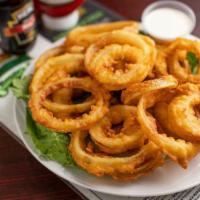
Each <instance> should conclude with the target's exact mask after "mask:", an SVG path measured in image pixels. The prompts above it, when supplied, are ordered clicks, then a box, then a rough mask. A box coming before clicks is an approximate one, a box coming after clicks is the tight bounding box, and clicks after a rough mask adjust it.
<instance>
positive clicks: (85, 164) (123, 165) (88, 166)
mask: <svg viewBox="0 0 200 200" xmlns="http://www.w3.org/2000/svg"><path fill="white" fill-rule="evenodd" d="M88 135H89V133H88V132H87V131H76V132H73V134H72V137H71V141H70V146H69V150H70V152H71V155H72V157H73V159H74V160H75V162H76V163H77V164H78V165H79V166H81V167H82V168H83V169H85V170H87V171H88V172H89V173H92V174H95V175H96V176H103V175H111V176H113V178H121V177H120V175H121V174H122V176H123V174H133V175H134V178H138V177H139V176H140V175H143V174H145V175H146V173H147V172H148V171H149V170H147V171H142V167H143V165H145V161H147V160H150V159H154V158H157V156H158V154H160V151H159V150H158V148H157V147H156V146H155V145H154V144H153V143H148V144H146V145H144V146H142V147H141V149H139V150H138V152H136V153H133V154H132V155H130V156H121V157H111V156H107V155H104V154H103V155H102V154H100V155H99V154H95V153H88V152H87V151H85V146H86V144H85V138H86V137H87V136H88ZM160 159H162V158H160ZM156 167H157V165H156ZM139 169H140V170H141V171H140V170H139ZM144 169H145V167H144ZM137 170H138V171H137ZM136 172H138V173H136ZM117 175H119V176H117Z"/></svg>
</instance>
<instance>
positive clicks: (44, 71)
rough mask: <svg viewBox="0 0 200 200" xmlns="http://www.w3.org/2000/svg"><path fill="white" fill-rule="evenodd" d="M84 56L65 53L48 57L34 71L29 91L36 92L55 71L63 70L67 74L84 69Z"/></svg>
mask: <svg viewBox="0 0 200 200" xmlns="http://www.w3.org/2000/svg"><path fill="white" fill-rule="evenodd" d="M83 61H84V56H83V55H82V54H69V53H66V54H64V55H61V56H57V57H54V58H50V59H48V61H47V62H46V63H45V64H44V65H43V66H42V67H40V68H38V70H37V71H36V72H35V73H34V76H33V79H32V81H31V84H30V91H31V92H37V91H38V90H39V89H40V88H41V87H42V86H43V85H44V84H45V82H46V81H47V80H48V79H49V78H50V77H51V76H52V75H53V74H54V73H56V72H57V71H59V70H63V71H65V72H66V73H67V74H73V73H76V72H80V71H84V70H85V69H84V63H83Z"/></svg>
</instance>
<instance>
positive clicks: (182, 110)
mask: <svg viewBox="0 0 200 200" xmlns="http://www.w3.org/2000/svg"><path fill="white" fill-rule="evenodd" d="M199 104H200V92H199V91H198V92H193V93H191V94H186V95H185V94H183V95H179V96H177V97H175V98H174V99H173V100H172V101H171V102H170V104H169V106H168V115H169V122H170V124H171V126H172V127H173V131H174V132H175V133H176V134H177V135H178V136H179V137H181V138H183V139H185V140H188V141H193V142H199V141H200V119H199V118H198V117H197V116H196V115H195V111H194V107H195V106H197V105H199Z"/></svg>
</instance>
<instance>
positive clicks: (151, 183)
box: [13, 37, 200, 197]
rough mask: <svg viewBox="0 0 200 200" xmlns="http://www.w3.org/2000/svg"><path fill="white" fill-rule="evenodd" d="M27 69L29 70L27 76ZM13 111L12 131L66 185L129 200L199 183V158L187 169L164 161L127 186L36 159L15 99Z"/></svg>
mask: <svg viewBox="0 0 200 200" xmlns="http://www.w3.org/2000/svg"><path fill="white" fill-rule="evenodd" d="M190 38H191V37H190ZM192 38H194V37H192ZM32 67H33V66H32ZM31 70H32V69H31V67H30V68H29V69H28V71H27V73H30V71H31ZM13 109H14V119H15V123H16V127H17V130H16V131H17V132H18V134H19V135H20V137H21V139H22V140H23V142H24V144H25V146H26V148H27V149H28V150H29V151H30V153H31V154H32V155H33V156H34V157H35V158H36V159H37V160H38V161H39V162H40V163H41V164H42V165H44V166H45V167H46V168H48V169H49V170H50V171H52V172H53V173H55V174H56V175H58V176H60V177H62V178H63V179H65V180H67V181H69V182H72V183H74V184H77V185H79V186H82V187H85V188H88V189H92V190H95V191H98V192H102V193H107V194H112V195H119V196H131V197H147V196H148V197H149V196H158V195H166V194H171V193H175V192H180V191H182V190H186V189H189V188H191V187H194V186H196V185H198V184H200V155H199V156H197V157H195V158H194V159H193V160H192V161H191V162H190V164H189V167H188V169H187V170H184V169H182V168H181V167H179V166H178V165H177V164H175V163H173V162H172V161H170V160H167V161H166V163H165V165H164V166H163V167H161V168H159V169H157V170H155V171H154V173H152V174H151V175H149V176H146V177H143V178H141V179H139V180H138V181H135V182H129V183H124V182H117V181H113V180H112V179H111V178H97V177H95V176H93V175H90V174H88V173H86V172H85V171H83V170H79V169H72V168H69V167H67V168H64V167H62V166H61V165H59V164H58V163H56V162H54V161H48V160H44V159H42V158H41V157H40V156H39V154H38V151H37V149H36V148H35V147H34V145H33V143H32V140H31V138H30V137H29V136H28V135H26V134H24V128H25V127H24V126H25V105H24V103H23V102H22V101H19V100H16V101H15V102H14V105H13Z"/></svg>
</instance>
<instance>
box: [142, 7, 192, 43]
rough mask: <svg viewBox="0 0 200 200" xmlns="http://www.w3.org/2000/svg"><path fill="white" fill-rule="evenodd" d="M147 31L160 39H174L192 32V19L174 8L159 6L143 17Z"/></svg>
mask: <svg viewBox="0 0 200 200" xmlns="http://www.w3.org/2000/svg"><path fill="white" fill-rule="evenodd" d="M143 26H144V29H145V31H146V32H147V33H149V34H150V35H152V36H155V37H157V38H160V39H168V40H172V39H174V38H177V37H180V36H183V35H185V34H188V33H190V32H191V29H192V28H193V21H192V19H191V18H190V17H189V16H188V15H187V14H185V13H184V12H182V11H181V10H178V9H174V8H168V7H165V8H158V9H155V10H152V11H151V12H149V13H148V14H147V15H146V16H145V18H144V19H143Z"/></svg>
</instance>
